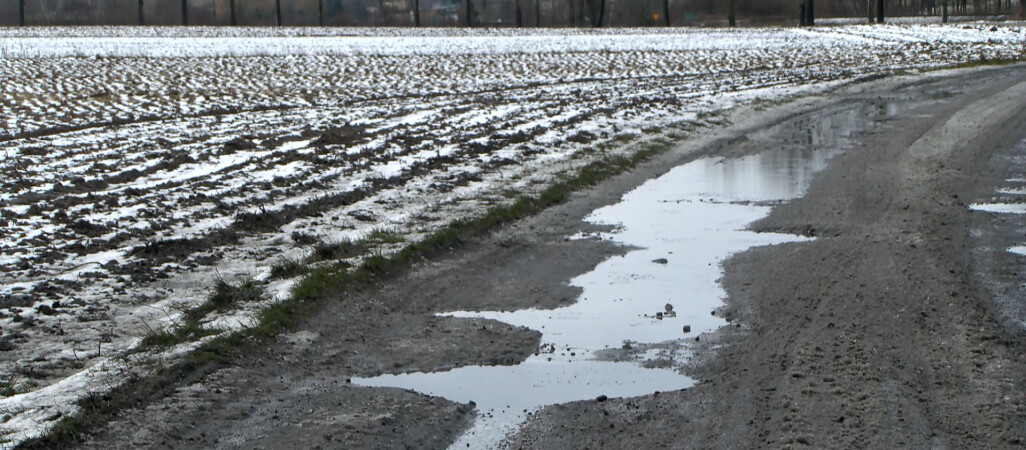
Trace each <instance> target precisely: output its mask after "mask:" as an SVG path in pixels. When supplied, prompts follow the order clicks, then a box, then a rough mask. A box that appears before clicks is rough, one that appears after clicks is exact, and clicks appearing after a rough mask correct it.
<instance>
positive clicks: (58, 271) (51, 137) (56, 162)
mask: <svg viewBox="0 0 1026 450" xmlns="http://www.w3.org/2000/svg"><path fill="white" fill-rule="evenodd" d="M1024 54H1026V29H1021V28H1015V27H1002V26H997V27H992V26H991V25H989V24H987V25H984V24H968V25H957V26H954V25H952V26H923V25H905V26H878V27H869V26H841V27H829V28H816V29H779V28H778V29H743V30H729V29H715V30H712V29H709V30H703V29H667V30H662V29H634V30H479V29H474V30H459V29H426V30H424V29H422V30H414V29H366V28H362V29H288V28H286V29H266V28H254V29H247V28H233V29H225V28H182V27H177V28H25V29H16V28H12V29H0V77H2V81H3V84H2V87H0V167H2V173H3V175H4V176H3V178H2V179H0V223H3V224H4V228H3V233H2V234H0V250H2V254H0V332H2V336H0V355H2V356H3V358H2V359H0V388H2V389H0V392H3V393H4V394H5V395H7V397H5V398H0V442H2V441H3V440H4V439H7V440H9V441H18V440H21V439H23V438H25V437H26V436H29V435H32V434H35V433H38V432H40V431H42V430H45V429H46V427H47V426H49V425H50V424H52V423H53V420H55V419H56V418H58V417H60V415H61V414H67V413H71V412H73V411H74V406H73V400H74V399H75V398H76V397H78V396H81V395H83V394H85V393H87V392H89V391H91V390H102V389H105V388H107V387H109V386H111V385H112V384H114V383H117V379H118V377H121V376H124V375H123V373H124V372H125V371H132V370H136V366H137V365H138V364H136V363H134V362H133V361H136V360H137V359H139V358H151V357H153V355H140V354H131V355H130V354H129V351H130V350H131V349H133V348H134V347H136V346H137V345H138V344H139V342H140V341H141V339H142V338H143V337H144V336H146V335H147V334H149V333H152V332H153V330H156V329H159V328H160V327H164V326H167V325H169V324H173V323H176V322H177V321H180V320H181V316H182V312H183V311H184V310H186V309H188V308H189V307H191V306H195V305H197V304H199V303H201V302H203V301H204V300H206V298H207V297H208V296H209V294H210V291H211V288H212V286H213V285H214V282H215V281H216V280H217V279H218V278H222V279H225V280H228V281H230V282H234V281H235V280H237V279H240V278H241V277H253V278H255V279H256V280H257V282H258V283H260V284H261V285H262V286H263V287H264V289H265V292H266V293H267V294H266V296H265V298H264V299H263V300H261V301H254V302H251V303H248V304H243V305H240V308H239V310H238V311H227V312H218V313H215V314H211V315H210V316H209V317H208V318H207V319H205V320H207V321H208V326H209V327H214V328H219V329H233V328H238V327H241V326H245V325H246V324H247V323H249V321H250V318H251V317H252V312H253V311H255V310H256V309H257V308H259V307H260V306H261V305H266V304H267V302H271V301H274V299H275V298H282V297H283V296H285V295H287V292H288V287H289V285H290V284H289V283H290V280H289V278H290V277H289V276H288V275H287V274H286V276H278V275H279V274H278V273H275V274H274V276H272V265H274V264H275V263H276V262H281V261H286V260H297V261H298V260H304V261H310V262H316V260H317V259H329V260H330V259H333V258H342V259H346V258H348V259H353V260H356V259H359V257H360V256H361V254H366V253H367V252H386V253H387V252H388V251H390V250H394V249H396V248H398V247H399V246H401V245H402V244H403V243H404V242H410V241H413V240H416V239H418V238H419V237H422V236H424V234H425V233H429V232H431V231H432V230H436V229H438V228H439V227H441V226H443V225H444V224H446V223H449V222H450V221H452V220H454V219H456V218H460V217H464V216H467V215H471V214H475V213H479V212H481V211H484V210H485V209H486V208H487V207H488V206H490V205H495V204H499V203H503V202H508V201H510V199H511V198H513V197H515V196H516V195H519V194H525V193H531V192H536V191H538V190H539V189H541V188H542V187H544V186H545V185H546V183H548V182H550V181H551V180H553V179H555V178H556V177H559V176H560V175H561V174H563V173H567V172H572V171H573V170H574V169H575V168H578V167H581V166H582V165H584V164H587V163H589V162H591V161H595V160H597V159H600V158H603V157H606V156H609V155H613V154H629V153H632V152H636V151H638V150H639V149H641V148H643V147H645V146H646V145H653V143H656V144H661V145H666V144H667V143H669V142H672V141H673V140H675V139H683V138H685V137H686V136H687V135H688V133H694V132H701V129H702V127H703V126H706V125H708V124H709V122H710V121H715V120H717V119H716V114H715V113H717V112H719V111H722V110H724V109H726V108H730V107H732V106H734V105H736V104H738V103H752V102H759V101H766V100H778V99H781V98H785V97H787V96H790V95H795V94H797V93H801V92H807V91H814V90H817V89H821V88H823V87H825V86H828V85H831V84H836V83H838V82H844V81H848V80H853V79H856V78H859V77H862V76H867V75H874V74H879V73H890V72H893V71H899V70H901V71H908V70H920V69H930V68H938V67H944V66H950V65H953V64H958V63H962V62H966V61H970V60H977V59H980V58H986V59H998V58H1020V57H1022V56H1024ZM361 239H363V244H364V245H360V246H357V247H359V248H358V249H357V250H360V251H335V252H332V251H326V250H325V249H327V250H331V249H336V250H338V249H340V248H343V247H345V246H340V245H337V244H339V243H341V242H348V241H350V240H353V241H356V240H361ZM330 244H335V245H330ZM318 248H319V249H320V250H321V251H315V249H318ZM361 251H362V253H361ZM353 262H355V261H353ZM180 350H181V349H177V350H173V351H180ZM173 351H172V353H173ZM58 413H61V414H58ZM3 436H6V438H5V437H3Z"/></svg>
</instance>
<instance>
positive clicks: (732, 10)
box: [727, 0, 805, 27]
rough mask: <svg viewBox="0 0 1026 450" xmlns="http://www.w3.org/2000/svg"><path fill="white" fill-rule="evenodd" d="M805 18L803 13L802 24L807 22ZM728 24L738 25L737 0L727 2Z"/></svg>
mask: <svg viewBox="0 0 1026 450" xmlns="http://www.w3.org/2000/svg"><path fill="white" fill-rule="evenodd" d="M802 11H804V9H803V10H802ZM804 20H805V16H804V15H803V16H802V24H805V22H804ZM727 24H728V25H730V26H732V27H736V26H737V0H730V3H729V4H727Z"/></svg>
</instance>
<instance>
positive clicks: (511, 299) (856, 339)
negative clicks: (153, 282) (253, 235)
mask: <svg viewBox="0 0 1026 450" xmlns="http://www.w3.org/2000/svg"><path fill="white" fill-rule="evenodd" d="M1024 113H1026V67H1023V66H1012V67H1004V68H997V69H979V70H969V71H960V72H953V73H946V74H932V75H927V76H919V77H902V78H894V79H885V80H878V81H874V82H869V83H861V84H854V85H849V86H846V87H842V88H840V89H838V90H837V91H835V92H832V93H831V94H829V95H825V96H817V97H811V98H805V99H801V100H799V101H796V102H793V103H791V104H788V105H776V106H772V107H764V108H761V110H758V111H756V110H746V111H737V112H736V113H735V114H734V116H733V117H731V120H732V123H733V125H730V126H725V127H723V128H722V129H717V130H711V131H706V132H703V133H702V135H701V136H700V137H696V138H695V139H693V140H691V141H689V142H685V143H682V144H681V146H680V147H679V148H677V149H675V150H673V151H671V152H669V153H667V154H664V155H662V156H660V157H659V158H657V160H655V161H651V162H650V163H647V164H645V165H643V166H642V167H639V168H638V169H637V170H634V171H632V172H631V173H628V174H625V175H622V176H620V177H617V178H615V179H612V180H609V181H608V182H606V183H604V184H602V185H601V186H598V187H596V188H595V189H593V190H591V191H588V192H584V193H580V194H578V195H576V196H575V197H574V198H573V199H572V200H571V201H569V202H568V203H566V204H564V205H561V206H559V207H556V208H552V209H550V210H547V211H545V212H544V213H542V214H540V215H538V216H536V217H533V218H531V219H528V220H525V221H523V222H520V223H517V224H515V225H512V226H508V227H506V228H504V229H501V230H497V231H496V232H495V233H493V234H491V235H489V236H483V237H481V238H479V239H477V240H476V241H474V242H468V243H467V244H466V245H465V246H463V247H461V248H458V249H454V250H453V252H452V253H451V254H450V255H448V256H446V257H444V258H438V259H435V260H430V261H427V260H425V261H423V262H422V263H421V264H418V265H417V267H415V268H413V269H412V270H411V271H410V272H409V273H406V274H404V275H402V276H400V277H398V278H397V279H395V280H391V281H389V282H387V283H385V284H384V285H382V286H380V288H379V289H375V290H370V291H366V292H354V293H351V294H350V295H348V296H347V297H346V298H341V299H339V301H338V302H336V303H333V304H332V305H331V306H329V307H328V309H327V310H326V311H325V312H324V314H322V315H320V316H319V317H318V318H316V319H315V320H312V321H311V322H310V323H308V324H306V325H304V326H303V327H302V329H300V330H298V331H294V332H291V333H289V334H287V335H283V336H281V338H280V339H279V340H278V341H277V342H276V343H275V344H274V345H273V346H271V347H270V348H260V349H253V350H252V351H251V352H249V353H247V354H245V355H240V356H238V357H237V358H236V363H235V364H234V365H233V366H232V367H229V368H224V369H219V370H216V371H210V373H206V374H205V375H203V376H200V377H196V379H193V380H188V381H183V382H181V383H180V385H179V386H177V388H176V389H175V390H174V391H173V392H169V393H168V395H166V396H158V397H156V398H144V399H141V400H143V401H141V402H140V406H139V407H138V408H136V409H134V410H129V411H123V412H122V413H121V414H120V415H119V416H118V417H117V418H116V420H114V421H113V422H112V423H111V424H110V425H109V426H108V427H106V428H105V429H104V430H101V431H100V432H99V433H98V434H97V435H96V436H92V437H90V438H89V439H88V441H87V442H86V443H85V444H84V445H83V447H84V448H105V449H116V448H139V447H150V448H318V447H319V448H444V447H446V446H447V445H449V443H451V442H453V440H454V439H455V438H456V437H457V436H458V435H459V434H460V433H461V431H462V430H464V429H466V427H467V426H468V425H469V424H470V423H471V421H472V420H473V418H474V414H475V408H474V407H473V405H470V404H459V403H455V402H450V401H447V400H445V399H442V398H436V397H428V396H425V395H422V394H417V393H414V392H409V391H405V390H401V389H381V388H363V387H356V386H353V385H352V384H351V383H349V382H348V380H349V379H350V378H351V377H357V376H374V375H379V374H382V373H400V372H415V371H433V370H443V369H448V368H453V367H460V366H467V365H475V364H483V365H490V364H499V365H505V364H514V363H516V362H518V361H521V360H523V359H524V358H526V357H527V356H528V355H531V354H533V353H535V352H536V351H537V350H538V346H539V344H540V342H541V339H542V338H541V335H540V333H539V332H538V331H535V330H530V329H527V328H522V327H514V326H510V325H507V324H503V323H501V322H496V321H491V320H484V319H457V318H446V317H437V316H434V313H437V312H444V311H453V310H482V309H505V310H509V309H519V308H528V307H536V308H556V307H559V306H561V305H565V304H568V303H572V302H574V301H575V299H576V297H577V295H578V293H579V290H578V289H577V288H574V287H571V286H568V284H567V281H568V280H569V279H571V278H572V277H574V276H576V275H579V274H581V273H584V272H587V271H589V270H590V269H591V268H593V267H595V266H596V265H597V264H599V263H600V262H601V261H603V260H604V259H606V258H609V257H610V256H614V255H622V254H624V253H625V252H626V251H627V249H624V248H622V247H619V246H617V245H613V244H611V243H609V242H605V241H602V240H595V239H575V240H567V239H566V237H567V236H570V235H574V234H576V233H579V232H581V231H595V229H594V228H595V227H594V226H593V225H589V224H588V223H586V222H584V221H583V218H584V217H585V216H587V215H588V214H589V213H590V212H591V211H593V210H595V209H596V208H598V207H601V206H603V205H607V204H611V203H615V202H616V201H617V200H618V199H619V198H620V197H621V196H622V195H623V194H624V193H625V192H627V191H629V190H631V189H632V188H634V187H636V186H638V185H640V184H641V183H643V182H644V181H646V180H648V179H651V178H654V177H657V176H659V175H661V174H663V173H666V172H667V171H668V170H669V169H670V168H672V167H674V166H677V165H680V164H682V163H685V162H688V161H690V160H693V159H695V158H698V157H700V156H708V155H720V156H725V157H739V156H743V155H751V154H755V153H759V152H764V151H768V150H771V149H773V148H778V147H782V146H788V145H806V146H809V147H810V149H811V150H810V151H815V150H816V149H815V147H823V146H830V145H834V144H835V143H836V142H834V141H827V142H812V141H815V139H809V136H812V135H814V133H813V132H814V131H815V130H811V131H810V129H812V128H815V127H820V126H823V124H824V121H823V120H821V119H822V118H823V117H842V116H843V117H849V118H850V117H853V116H858V117H861V119H859V120H857V121H855V122H853V123H856V124H857V126H851V127H849V128H850V129H848V130H847V132H846V133H844V140H845V141H846V142H847V143H846V149H845V150H844V151H843V152H841V153H840V154H839V155H837V156H834V157H833V158H832V159H831V160H830V163H829V165H828V166H827V167H826V168H825V169H824V170H823V171H821V172H819V174H818V175H816V177H815V178H814V179H813V180H812V182H811V184H810V185H809V186H808V189H807V193H806V195H805V196H804V197H802V198H800V199H797V200H794V201H791V202H788V203H784V204H780V205H777V206H775V207H774V208H773V209H772V212H771V213H770V215H769V216H767V217H765V218H764V219H762V220H760V221H758V222H756V223H755V224H753V225H752V228H753V229H755V230H758V231H776V232H780V231H783V232H791V233H799V234H804V235H807V236H814V237H815V239H813V240H805V241H803V242H792V243H784V244H779V245H774V246H766V247H756V248H753V249H751V250H749V251H746V252H743V253H740V254H737V255H735V256H734V257H732V258H730V259H729V260H727V261H725V262H724V264H723V266H724V271H725V272H724V276H723V279H722V283H723V286H724V288H725V290H726V292H727V294H728V298H727V299H726V303H725V305H724V306H722V307H721V308H718V309H717V310H716V311H714V314H716V315H717V316H720V317H723V318H725V319H726V320H727V321H728V322H727V323H728V324H727V326H725V327H724V328H722V329H721V330H719V331H718V332H715V333H708V334H704V335H702V336H699V337H700V339H699V341H698V342H697V343H693V344H692V345H694V346H695V347H696V352H697V353H695V358H694V359H692V360H690V361H677V362H675V363H674V364H676V366H677V367H680V369H681V370H683V371H685V372H686V373H687V374H688V375H690V376H692V377H693V378H695V379H696V380H699V382H698V383H697V384H696V385H695V386H694V387H691V388H688V389H683V390H678V391H671V392H663V393H659V394H657V395H648V396H643V397H632V398H610V399H608V400H606V401H602V402H599V401H594V400H589V401H582V402H576V403H569V404H565V405H557V406H552V407H548V408H546V409H544V410H542V411H540V412H537V413H535V414H532V415H531V417H530V418H529V420H528V422H527V423H526V425H525V426H524V427H523V428H522V429H521V430H520V431H518V432H517V433H516V434H515V435H514V436H512V437H511V438H510V439H509V440H508V441H507V442H506V443H505V445H506V446H508V447H509V448H631V447H636V448H660V447H669V448H752V447H767V448H792V447H793V448H798V447H809V448H852V447H854V448H952V449H955V448H1016V447H1021V446H1022V445H1026V396H1024V390H1023V386H1024V384H1026V356H1023V355H1026V352H1024V350H1026V345H1024V344H1026V333H1024V331H1023V326H1022V324H1023V319H1024V318H1026V307H1024V303H1026V301H1024V300H1023V299H1024V298H1026V292H1024V284H1023V275H1021V274H1022V273H1024V269H1026V267H1024V265H1026V257H1024V256H1022V255H1019V254H1016V253H1012V252H1010V251H1008V248H1010V247H1014V246H1017V245H1022V244H1023V242H1024V241H1026V237H1024V229H1026V220H1024V216H1023V215H1022V214H1007V213H995V212H987V211H983V210H980V209H988V208H986V207H980V206H979V204H999V205H1003V206H1001V207H998V208H997V209H1001V208H1005V209H1009V210H1014V209H1016V207H1017V206H1016V205H1018V207H1021V205H1022V203H1023V197H1022V193H1017V192H1019V191H1022V188H1023V186H1024V185H1026V180H1023V174H1024V173H1026V144H1024V139H1026V114H1024ZM806 140H808V142H805V141H806ZM973 205H977V206H976V209H972V207H973ZM990 209H994V208H990ZM201 373H202V372H201Z"/></svg>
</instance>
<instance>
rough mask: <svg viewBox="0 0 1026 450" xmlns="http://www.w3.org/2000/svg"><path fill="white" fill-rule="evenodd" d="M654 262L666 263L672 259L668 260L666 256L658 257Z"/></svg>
mask: <svg viewBox="0 0 1026 450" xmlns="http://www.w3.org/2000/svg"><path fill="white" fill-rule="evenodd" d="M652 262H654V263H656V264H666V263H669V262H670V261H669V260H667V259H666V258H658V259H653V260H652Z"/></svg>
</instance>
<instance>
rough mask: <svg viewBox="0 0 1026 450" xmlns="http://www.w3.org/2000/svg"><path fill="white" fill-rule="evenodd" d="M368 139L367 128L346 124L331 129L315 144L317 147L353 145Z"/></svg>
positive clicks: (325, 131)
mask: <svg viewBox="0 0 1026 450" xmlns="http://www.w3.org/2000/svg"><path fill="white" fill-rule="evenodd" d="M365 137H366V128H365V127H362V126H359V125H353V124H349V123H346V124H344V125H342V126H339V127H331V128H328V129H327V130H324V132H323V133H321V137H319V138H317V139H316V140H315V141H314V142H313V144H314V145H317V146H326V145H353V144H357V143H359V142H361V141H362V140H363V139H364V138H365Z"/></svg>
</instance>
